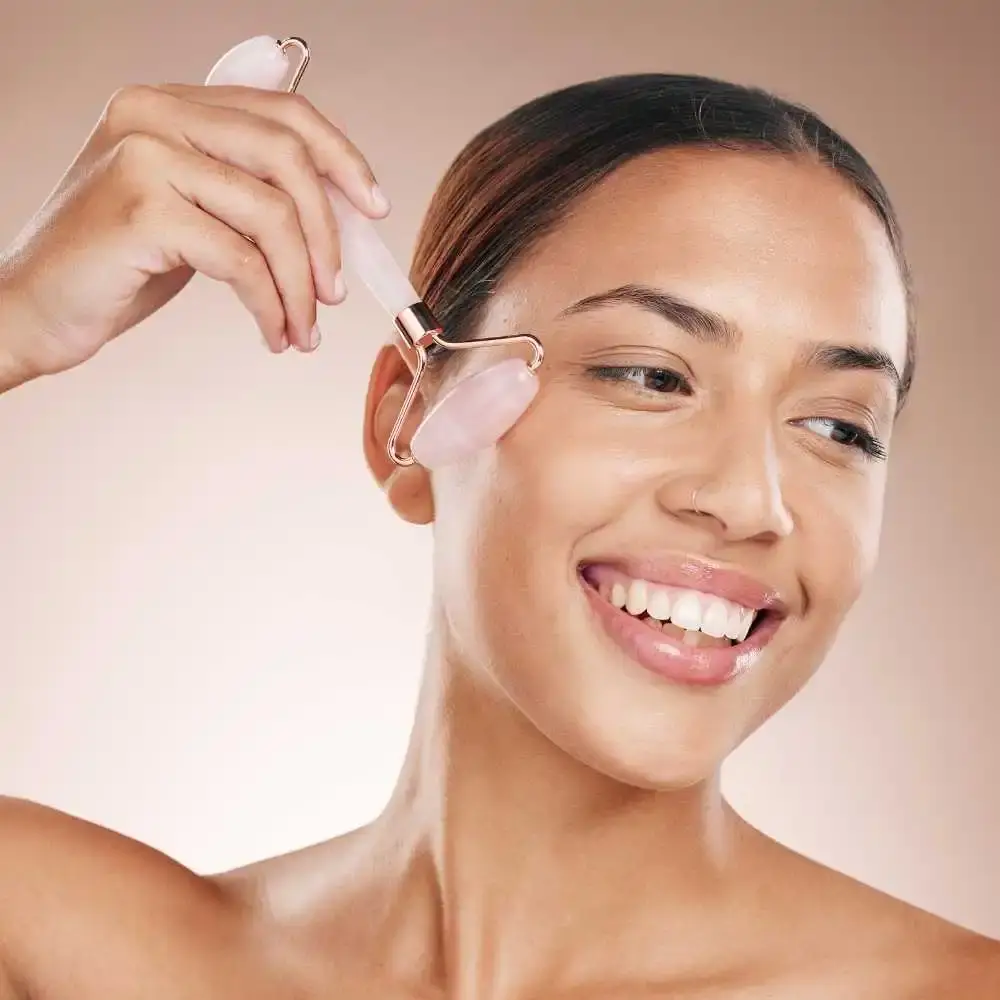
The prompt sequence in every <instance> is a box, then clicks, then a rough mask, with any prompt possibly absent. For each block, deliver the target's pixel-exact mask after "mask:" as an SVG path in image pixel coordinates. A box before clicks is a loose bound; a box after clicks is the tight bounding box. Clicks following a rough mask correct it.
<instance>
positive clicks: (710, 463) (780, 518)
mask: <svg viewBox="0 0 1000 1000" xmlns="http://www.w3.org/2000/svg"><path fill="white" fill-rule="evenodd" d="M702 458H703V459H704V461H699V462H697V463H691V464H688V468H687V470H681V469H678V468H676V467H675V468H674V470H673V471H672V473H671V474H670V475H669V476H668V477H666V478H665V479H664V482H663V483H662V484H661V485H660V488H659V490H658V491H657V500H658V502H659V504H660V506H661V507H662V508H663V509H664V510H665V511H666V512H667V513H669V514H671V516H673V517H676V518H679V519H680V520H683V521H686V522H689V523H691V524H692V525H695V526H698V527H701V528H702V529H703V530H704V529H705V528H708V529H709V530H711V531H713V532H714V533H715V534H716V535H718V536H719V537H720V539H722V540H725V541H730V542H736V541H748V540H755V541H760V542H774V541H777V540H779V539H781V538H785V537H787V536H788V535H789V534H791V532H792V530H793V528H794V521H793V519H792V515H791V513H790V512H789V510H788V507H787V505H786V503H785V497H784V494H783V491H782V482H781V464H780V460H779V455H778V449H777V442H776V441H775V436H774V432H773V430H771V429H767V430H765V431H761V429H759V428H757V429H756V430H754V429H751V428H749V427H747V426H746V425H745V424H744V425H743V427H742V428H741V430H740V431H738V432H735V433H732V434H730V435H728V436H726V437H725V438H724V439H722V440H716V441H715V442H714V444H712V445H709V446H707V447H706V448H704V449H703V450H702ZM695 464H697V468H693V467H692V466H693V465H695ZM688 470H690V471H688Z"/></svg>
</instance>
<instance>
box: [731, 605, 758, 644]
mask: <svg viewBox="0 0 1000 1000" xmlns="http://www.w3.org/2000/svg"><path fill="white" fill-rule="evenodd" d="M756 614H757V613H756V612H755V611H753V610H750V609H747V608H744V609H743V617H742V619H741V621H740V634H739V635H738V636H737V637H736V641H737V642H742V641H743V640H744V639H745V638H746V637H747V633H748V632H749V631H750V626H751V625H753V620H754V618H755V617H756Z"/></svg>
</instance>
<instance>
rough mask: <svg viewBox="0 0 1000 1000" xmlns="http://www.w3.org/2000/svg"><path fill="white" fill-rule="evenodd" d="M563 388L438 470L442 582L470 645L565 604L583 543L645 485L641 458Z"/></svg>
mask: <svg viewBox="0 0 1000 1000" xmlns="http://www.w3.org/2000/svg"><path fill="white" fill-rule="evenodd" d="M560 397H561V394H560V393H559V392H558V391H554V392H545V393H542V394H539V397H538V399H537V401H536V404H535V406H533V407H532V409H531V410H530V411H529V412H528V414H526V415H525V417H524V418H523V419H522V421H521V422H520V423H518V424H517V425H516V426H515V428H514V429H513V430H512V431H511V432H510V433H508V435H507V436H506V437H505V438H504V439H503V441H502V442H501V443H500V445H499V446H498V447H497V448H496V449H491V450H490V451H487V452H484V453H482V454H481V455H479V456H477V457H476V458H475V459H473V460H471V461H469V462H467V463H464V464H463V465H462V466H458V467H453V468H451V469H447V470H441V471H440V472H439V473H437V474H435V476H434V479H433V488H434V506H435V526H434V534H435V557H434V558H435V575H436V580H437V590H438V594H439V597H440V598H441V600H442V603H443V604H444V607H445V610H446V612H447V614H448V617H449V620H450V624H451V626H452V629H453V631H454V632H456V633H460V634H462V635H464V636H465V637H466V643H465V644H466V645H467V643H468V642H470V641H472V638H471V637H472V636H473V635H478V636H479V639H478V640H477V641H482V640H483V638H484V637H489V636H490V635H491V633H492V631H497V633H498V635H499V637H500V638H499V639H498V638H497V637H496V636H493V637H492V638H490V639H489V642H490V644H491V645H495V642H496V641H501V640H502V641H503V643H504V644H506V645H507V646H510V645H511V644H512V643H516V642H517V630H516V628H511V623H512V622H518V621H522V622H526V621H527V620H528V619H532V620H538V619H539V618H551V617H552V616H553V615H556V614H561V613H564V611H565V602H566V600H567V585H571V586H572V587H575V586H576V579H575V574H576V565H577V562H578V556H577V550H578V548H579V543H580V542H581V541H582V540H584V539H586V538H587V537H588V536H589V535H590V534H592V533H593V532H595V531H597V530H599V529H600V528H601V527H602V526H603V525H606V524H612V523H615V522H616V521H618V520H619V519H620V518H621V517H622V514H623V511H624V510H625V509H626V507H627V506H628V504H629V502H630V500H631V501H634V498H635V497H636V496H637V495H641V493H642V491H641V490H638V489H637V487H636V479H637V478H639V477H640V476H641V469H640V467H641V464H642V463H641V462H637V461H636V458H635V455H634V454H630V453H629V451H628V450H627V449H624V448H623V447H622V446H621V441H617V440H615V441H610V440H605V439H604V437H602V434H601V429H600V422H597V423H595V422H594V421H587V420H586V419H585V417H584V415H583V414H580V413H579V412H578V411H576V410H574V411H570V410H568V408H567V400H566V399H564V398H560ZM567 412H573V413H574V419H572V420H567ZM576 417H580V419H576ZM605 436H606V435H605ZM505 629H506V630H507V631H506V633H505V632H504V630H505ZM533 635H534V641H535V642H536V643H537V642H539V641H542V642H543V643H544V641H545V637H547V636H548V637H551V635H552V630H548V629H535V630H533ZM485 652H487V651H486V650H484V649H483V648H482V647H479V648H478V649H477V653H478V654H480V655H481V654H483V653H485ZM491 652H492V653H495V652H496V650H495V649H493V650H491Z"/></svg>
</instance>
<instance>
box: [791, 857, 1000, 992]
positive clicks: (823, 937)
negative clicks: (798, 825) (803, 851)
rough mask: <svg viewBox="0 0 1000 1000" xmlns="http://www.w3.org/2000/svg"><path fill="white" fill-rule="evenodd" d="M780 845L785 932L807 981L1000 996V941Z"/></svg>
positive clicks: (866, 989)
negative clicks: (805, 961) (803, 964)
mask: <svg viewBox="0 0 1000 1000" xmlns="http://www.w3.org/2000/svg"><path fill="white" fill-rule="evenodd" d="M779 850H780V851H781V852H782V853H783V854H784V858H783V863H782V864H780V865H779V868H780V869H781V870H782V873H783V877H782V878H781V879H780V883H781V889H780V890H779V894H778V895H779V898H780V899H781V900H782V904H781V909H782V912H783V913H784V918H785V919H784V921H783V923H784V925H785V927H786V930H787V931H788V933H787V934H786V935H785V936H786V937H790V938H792V939H793V940H794V948H793V949H792V950H793V951H794V952H795V954H796V955H797V956H799V958H800V959H801V957H803V956H806V955H808V956H810V958H809V959H808V964H809V966H810V970H809V972H810V976H809V978H811V976H812V974H817V975H818V977H819V979H821V980H822V981H823V982H824V983H826V984H827V985H828V987H832V988H833V989H841V990H846V991H847V995H860V996H869V995H872V996H875V995H877V996H879V997H883V998H885V1000H940V998H941V997H949V998H954V1000H1000V941H995V940H993V939H991V938H989V937H986V936H984V935H981V934H978V933H975V932H974V931H971V930H969V929H967V928H964V927H961V926H959V925H957V924H955V923H952V922H950V921H948V920H945V919H943V918H942V917H939V916H937V915H935V914H933V913H931V912H929V911H927V910H925V909H923V908H921V907H919V906H914V905H912V904H910V903H907V902H904V901H902V900H900V899H897V898H895V897H893V896H891V895H889V894H888V893H885V892H883V891H881V890H879V889H875V888H873V887H872V886H869V885H866V884H864V883H862V882H860V881H858V880H856V879H854V878H851V877H850V876H848V875H844V874H842V873H840V872H837V871H834V870H833V869H831V868H827V867H826V866H824V865H821V864H819V863H817V862H814V861H811V860H809V859H807V858H804V857H802V856H801V855H798V854H796V853H795V852H792V851H788V850H787V849H786V848H779ZM786 956H787V958H788V959H790V963H789V964H790V965H792V966H797V965H798V961H796V959H795V958H794V957H793V956H792V955H791V954H790V952H787V951H786Z"/></svg>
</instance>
